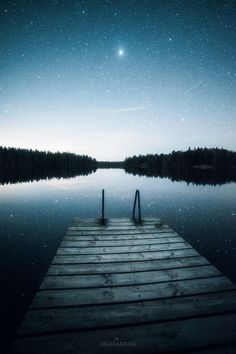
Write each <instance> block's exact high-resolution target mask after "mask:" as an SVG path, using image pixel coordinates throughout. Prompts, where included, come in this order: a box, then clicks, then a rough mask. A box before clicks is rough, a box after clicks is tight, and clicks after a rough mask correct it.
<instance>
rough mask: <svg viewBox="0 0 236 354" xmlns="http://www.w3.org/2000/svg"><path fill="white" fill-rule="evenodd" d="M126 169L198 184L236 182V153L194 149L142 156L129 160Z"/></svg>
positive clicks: (142, 174)
mask: <svg viewBox="0 0 236 354" xmlns="http://www.w3.org/2000/svg"><path fill="white" fill-rule="evenodd" d="M125 170H126V172H128V173H132V174H134V175H138V176H147V177H160V178H170V179H171V180H172V181H185V182H187V183H193V184H196V185H207V184H209V185H219V184H224V183H229V182H236V153H235V152H232V151H228V150H225V149H206V148H205V149H200V148H198V149H194V150H190V149H189V150H188V151H185V152H182V151H177V152H175V151H174V152H172V153H171V154H161V155H145V156H144V155H140V156H133V157H131V158H127V159H126V160H125Z"/></svg>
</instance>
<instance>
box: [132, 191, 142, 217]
mask: <svg viewBox="0 0 236 354" xmlns="http://www.w3.org/2000/svg"><path fill="white" fill-rule="evenodd" d="M137 200H138V219H135V210H136V203H137ZM132 219H133V220H134V221H136V220H137V222H138V223H139V224H141V222H142V218H141V205H140V192H139V190H138V189H137V190H136V192H135V197H134V206H133V215H132Z"/></svg>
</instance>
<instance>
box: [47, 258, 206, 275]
mask: <svg viewBox="0 0 236 354" xmlns="http://www.w3.org/2000/svg"><path fill="white" fill-rule="evenodd" d="M206 264H209V262H208V261H207V260H206V259H205V258H204V257H201V256H194V257H186V258H181V257H180V258H174V259H171V258H169V259H160V260H156V259H154V260H146V261H138V262H129V261H128V262H112V263H90V264H66V265H65V264H58V265H54V264H52V265H51V266H50V268H49V270H48V273H47V274H48V275H68V274H100V273H106V274H110V273H121V272H123V273H126V272H139V271H148V270H158V269H172V268H173V269H175V268H180V267H195V266H200V265H206Z"/></svg>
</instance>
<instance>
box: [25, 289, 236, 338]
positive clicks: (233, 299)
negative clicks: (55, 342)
mask: <svg viewBox="0 0 236 354" xmlns="http://www.w3.org/2000/svg"><path fill="white" fill-rule="evenodd" d="M230 311H231V312H234V311H236V292H235V291H228V292H222V293H219V292H218V293H212V294H202V295H197V296H187V297H177V298H169V299H160V300H154V301H153V300H151V301H142V302H138V303H136V302H130V303H124V304H115V305H114V304H113V305H99V306H86V307H76V308H75V307H73V308H60V309H46V310H33V311H29V312H28V313H27V315H26V318H25V321H24V322H23V325H22V327H21V328H20V333H19V334H20V335H27V334H31V335H32V334H43V333H50V332H57V331H58V332H63V331H74V330H81V329H86V328H87V329H88V328H98V327H109V326H110V327H112V326H119V325H131V324H141V323H148V322H160V321H167V320H168V321H169V320H176V319H180V318H188V317H194V316H202V315H205V316H207V315H211V314H219V313H221V312H222V313H225V312H230Z"/></svg>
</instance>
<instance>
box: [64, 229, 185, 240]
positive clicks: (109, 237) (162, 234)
mask: <svg viewBox="0 0 236 354" xmlns="http://www.w3.org/2000/svg"><path fill="white" fill-rule="evenodd" d="M170 236H179V235H178V234H177V233H176V232H173V231H172V232H155V233H144V234H134V233H131V234H130V233H128V234H124V233H123V234H122V233H121V234H119V233H116V234H109V233H108V234H103V233H101V232H99V233H95V234H93V235H88V234H87V235H86V234H82V233H80V232H73V231H71V232H67V234H66V239H67V238H70V237H73V238H75V237H79V239H80V240H119V239H120V240H139V239H140V240H146V239H148V238H158V239H160V238H166V237H170Z"/></svg>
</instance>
